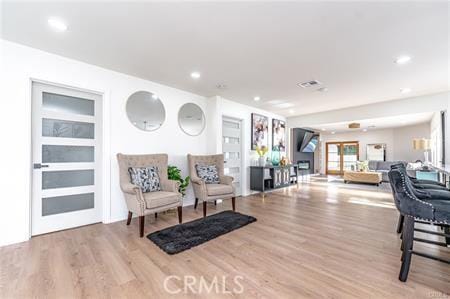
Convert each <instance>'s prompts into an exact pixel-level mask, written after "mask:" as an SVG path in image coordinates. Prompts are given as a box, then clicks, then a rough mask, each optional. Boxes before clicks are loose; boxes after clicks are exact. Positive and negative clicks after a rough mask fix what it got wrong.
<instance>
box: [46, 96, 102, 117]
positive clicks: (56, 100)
mask: <svg viewBox="0 0 450 299" xmlns="http://www.w3.org/2000/svg"><path fill="white" fill-rule="evenodd" d="M42 107H43V108H44V109H46V110H50V111H54V112H60V113H70V114H82V115H92V116H93V115H95V102H94V101H93V100H86V99H82V98H76V97H70V96H66V95H61V94H55V93H49V92H43V93H42Z"/></svg>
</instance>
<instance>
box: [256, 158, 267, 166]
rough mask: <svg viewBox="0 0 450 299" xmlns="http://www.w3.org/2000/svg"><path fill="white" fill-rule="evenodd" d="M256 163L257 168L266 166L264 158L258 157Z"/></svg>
mask: <svg viewBox="0 0 450 299" xmlns="http://www.w3.org/2000/svg"><path fill="white" fill-rule="evenodd" d="M258 162H259V166H266V158H265V157H259V159H258Z"/></svg>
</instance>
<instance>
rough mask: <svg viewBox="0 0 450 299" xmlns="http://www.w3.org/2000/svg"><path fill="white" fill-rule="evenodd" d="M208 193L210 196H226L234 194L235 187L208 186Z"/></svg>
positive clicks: (222, 185)
mask: <svg viewBox="0 0 450 299" xmlns="http://www.w3.org/2000/svg"><path fill="white" fill-rule="evenodd" d="M206 192H207V193H208V195H209V196H214V195H225V194H230V193H233V187H232V186H230V185H224V184H208V185H206Z"/></svg>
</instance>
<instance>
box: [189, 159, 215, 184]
mask: <svg viewBox="0 0 450 299" xmlns="http://www.w3.org/2000/svg"><path fill="white" fill-rule="evenodd" d="M195 168H196V169H197V175H198V177H199V178H201V179H202V180H203V181H204V182H205V184H218V183H219V172H218V171H217V167H216V165H198V164H197V165H195Z"/></svg>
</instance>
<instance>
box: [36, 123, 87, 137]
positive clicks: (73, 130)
mask: <svg viewBox="0 0 450 299" xmlns="http://www.w3.org/2000/svg"><path fill="white" fill-rule="evenodd" d="M94 132H95V125H94V124H92V123H85V122H76V121H69V120H59V119H48V118H43V119H42V136H45V137H65V138H87V139H94Z"/></svg>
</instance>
